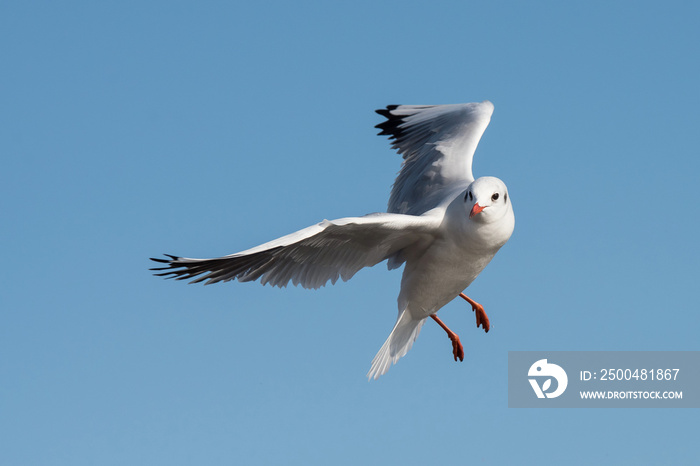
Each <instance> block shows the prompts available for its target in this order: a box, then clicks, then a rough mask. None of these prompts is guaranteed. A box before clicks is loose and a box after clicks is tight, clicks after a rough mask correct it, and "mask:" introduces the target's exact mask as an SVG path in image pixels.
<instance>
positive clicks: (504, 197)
mask: <svg viewBox="0 0 700 466" xmlns="http://www.w3.org/2000/svg"><path fill="white" fill-rule="evenodd" d="M507 200H508V193H505V194H504V195H503V201H504V202H505V201H507Z"/></svg>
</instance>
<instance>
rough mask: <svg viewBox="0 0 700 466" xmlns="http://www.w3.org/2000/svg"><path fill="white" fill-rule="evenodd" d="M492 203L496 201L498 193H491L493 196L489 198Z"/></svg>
mask: <svg viewBox="0 0 700 466" xmlns="http://www.w3.org/2000/svg"><path fill="white" fill-rule="evenodd" d="M491 200H492V201H497V200H498V193H493V196H491Z"/></svg>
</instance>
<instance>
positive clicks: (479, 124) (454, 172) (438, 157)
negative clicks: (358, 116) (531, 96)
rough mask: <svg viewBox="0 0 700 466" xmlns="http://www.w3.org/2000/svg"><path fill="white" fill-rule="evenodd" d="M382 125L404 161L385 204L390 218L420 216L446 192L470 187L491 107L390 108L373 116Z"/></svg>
mask: <svg viewBox="0 0 700 466" xmlns="http://www.w3.org/2000/svg"><path fill="white" fill-rule="evenodd" d="M376 112H377V113H379V114H380V115H382V116H384V117H386V119H387V121H385V122H383V123H380V124H378V125H377V126H376V128H379V129H381V130H382V131H381V132H380V133H379V134H380V135H388V136H389V139H391V140H393V144H392V148H393V149H397V150H398V152H399V154H401V155H403V159H404V162H403V165H402V166H401V172H400V173H399V176H398V177H397V178H396V181H395V182H394V186H393V188H392V190H391V197H390V198H389V207H388V211H389V212H395V213H399V214H413V215H420V214H422V213H423V212H426V211H428V210H430V209H432V208H433V207H435V206H437V205H438V204H439V203H440V202H441V201H442V200H443V199H444V198H445V196H446V193H447V191H449V190H451V188H454V187H456V186H457V185H460V186H461V185H464V187H466V185H467V184H469V183H471V182H472V181H474V176H473V175H472V158H473V157H474V151H475V150H476V146H477V144H479V140H480V139H481V135H482V134H484V130H485V129H486V127H487V126H488V124H489V122H490V121H491V114H492V113H493V104H492V103H491V102H489V101H488V100H485V101H483V102H480V103H470V104H454V105H389V106H388V107H387V108H386V109H381V110H377V111H376Z"/></svg>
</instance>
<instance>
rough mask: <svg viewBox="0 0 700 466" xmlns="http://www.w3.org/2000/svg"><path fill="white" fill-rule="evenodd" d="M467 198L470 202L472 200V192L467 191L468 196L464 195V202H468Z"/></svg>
mask: <svg viewBox="0 0 700 466" xmlns="http://www.w3.org/2000/svg"><path fill="white" fill-rule="evenodd" d="M467 198H468V199H469V200H471V199H472V192H471V191H467V192H466V194H465V195H464V202H467Z"/></svg>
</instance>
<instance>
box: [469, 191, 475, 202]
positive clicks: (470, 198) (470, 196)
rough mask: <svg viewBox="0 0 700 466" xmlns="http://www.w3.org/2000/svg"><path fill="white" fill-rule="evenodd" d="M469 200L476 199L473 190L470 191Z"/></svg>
mask: <svg viewBox="0 0 700 466" xmlns="http://www.w3.org/2000/svg"><path fill="white" fill-rule="evenodd" d="M469 200H470V201H473V200H474V196H472V192H471V191H469Z"/></svg>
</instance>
